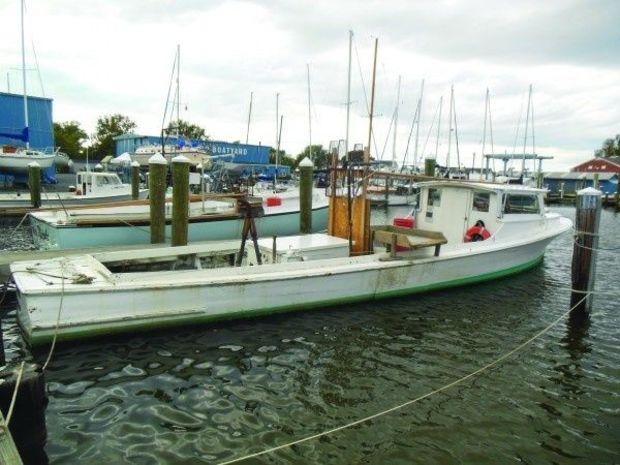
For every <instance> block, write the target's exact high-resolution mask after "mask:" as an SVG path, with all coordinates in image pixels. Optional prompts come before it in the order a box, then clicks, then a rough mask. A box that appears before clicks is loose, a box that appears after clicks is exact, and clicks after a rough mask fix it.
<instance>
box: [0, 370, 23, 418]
mask: <svg viewBox="0 0 620 465" xmlns="http://www.w3.org/2000/svg"><path fill="white" fill-rule="evenodd" d="M25 363H26V362H25V361H22V363H21V365H20V366H19V371H18V372H17V380H16V381H15V389H13V396H12V397H11V404H10V405H9V411H8V412H7V414H6V419H5V420H4V424H5V425H6V426H7V427H8V426H9V423H10V422H11V417H12V416H13V408H14V407H15V400H16V399H17V391H19V385H20V383H21V382H22V375H23V374H24V364H25Z"/></svg>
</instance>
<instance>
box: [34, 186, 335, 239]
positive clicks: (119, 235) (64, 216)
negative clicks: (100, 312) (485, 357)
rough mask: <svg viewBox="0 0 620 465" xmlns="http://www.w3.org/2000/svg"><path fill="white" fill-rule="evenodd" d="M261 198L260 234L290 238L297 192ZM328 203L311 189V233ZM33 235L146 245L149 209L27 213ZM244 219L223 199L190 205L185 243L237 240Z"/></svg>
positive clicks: (323, 220)
mask: <svg viewBox="0 0 620 465" xmlns="http://www.w3.org/2000/svg"><path fill="white" fill-rule="evenodd" d="M254 194H255V195H263V210H264V215H263V216H261V217H258V218H256V220H255V221H256V225H257V227H258V230H259V231H260V234H261V235H263V236H264V235H268V236H272V235H278V236H282V235H290V234H296V233H297V232H299V189H296V188H293V189H289V190H286V191H284V192H278V193H276V194H274V193H271V192H269V191H265V190H259V189H256V190H255V192H254ZM327 207H328V199H327V197H326V196H325V192H324V191H323V190H321V189H315V190H314V193H313V201H312V227H313V231H322V230H324V229H325V228H326V225H327ZM166 208H167V210H166V213H167V218H168V224H167V225H166V235H167V236H168V237H170V235H171V232H172V225H171V216H172V203H171V201H170V202H168V203H167V207H166ZM30 224H31V228H32V237H33V240H34V243H35V245H36V246H37V247H38V248H41V249H75V248H81V247H94V246H114V245H138V244H148V243H149V242H150V230H149V224H150V223H149V205H148V204H144V203H143V204H142V205H126V206H114V207H93V208H86V209H84V208H81V209H75V210H71V209H59V210H55V211H38V212H33V213H31V214H30ZM242 227H243V219H241V218H240V217H239V215H237V214H236V204H235V203H234V202H232V203H231V202H230V201H229V202H227V201H225V200H208V201H206V202H204V203H203V202H202V201H194V202H191V204H190V219H189V230H188V238H189V241H190V242H195V241H207V240H211V241H213V240H225V239H235V238H238V237H241V230H242Z"/></svg>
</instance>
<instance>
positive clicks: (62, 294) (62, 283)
mask: <svg viewBox="0 0 620 465" xmlns="http://www.w3.org/2000/svg"><path fill="white" fill-rule="evenodd" d="M64 263H65V262H64V261H61V262H60V276H61V278H60V303H59V304H58V315H57V316H56V327H55V328H54V337H53V338H52V346H51V347H50V351H49V353H48V354H47V359H46V360H45V363H44V364H43V368H41V371H42V372H45V370H46V369H47V366H48V365H49V363H50V361H51V360H52V355H53V353H54V349H55V348H56V340H57V339H58V328H59V327H60V315H61V313H62V301H63V300H64V297H65V275H64Z"/></svg>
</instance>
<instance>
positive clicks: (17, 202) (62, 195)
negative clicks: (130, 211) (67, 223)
mask: <svg viewBox="0 0 620 465" xmlns="http://www.w3.org/2000/svg"><path fill="white" fill-rule="evenodd" d="M148 193H149V191H148V189H140V196H139V198H141V199H146V198H147V196H148ZM132 198H133V197H132V196H131V191H129V190H125V189H123V190H122V191H120V192H119V193H115V194H103V195H76V194H73V193H70V192H58V193H55V192H47V193H46V192H42V193H41V206H42V207H44V208H58V209H63V208H67V207H77V206H80V205H96V204H100V203H109V202H121V201H125V200H132ZM30 207H32V202H31V201H30V194H29V193H28V192H24V193H23V194H19V195H18V194H15V193H11V194H0V209H11V208H24V209H28V208H30Z"/></svg>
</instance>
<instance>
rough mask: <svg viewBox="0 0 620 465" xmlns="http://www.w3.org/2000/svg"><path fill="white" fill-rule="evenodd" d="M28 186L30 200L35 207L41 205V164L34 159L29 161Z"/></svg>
mask: <svg viewBox="0 0 620 465" xmlns="http://www.w3.org/2000/svg"><path fill="white" fill-rule="evenodd" d="M28 187H29V188H30V202H31V203H32V207H33V208H40V207H41V166H40V165H39V164H38V163H37V162H36V161H32V162H30V163H28Z"/></svg>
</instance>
